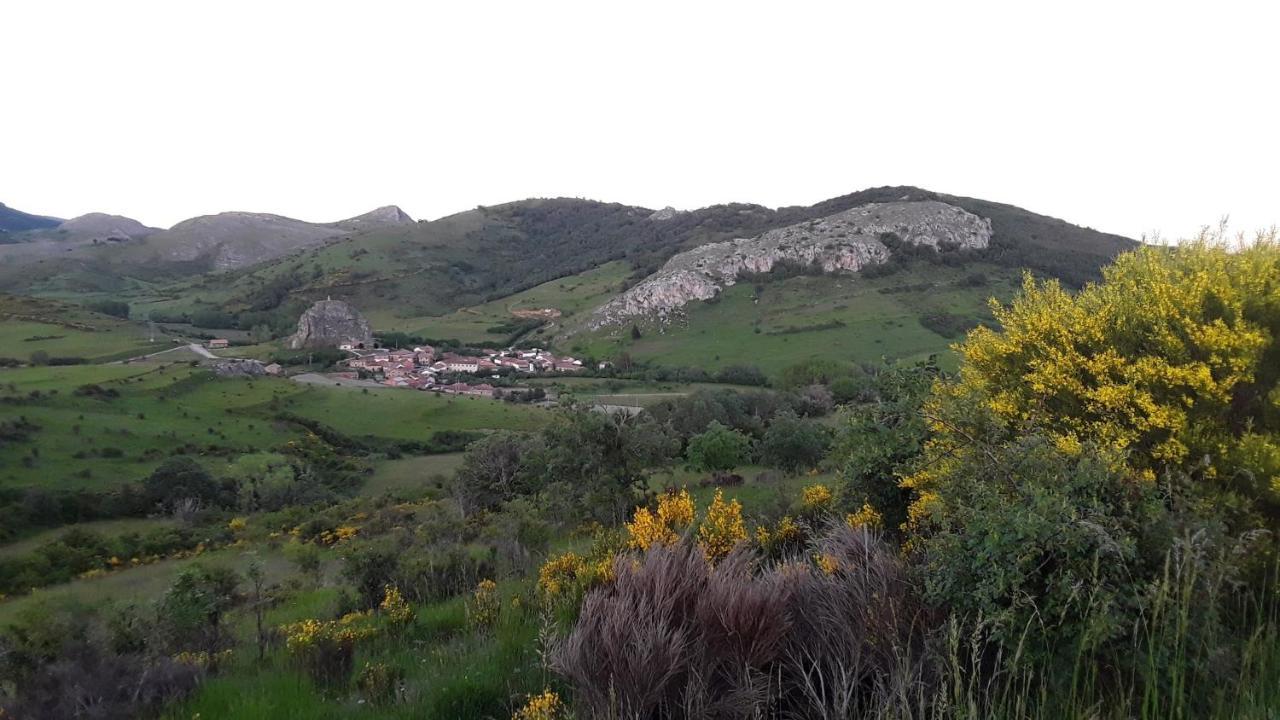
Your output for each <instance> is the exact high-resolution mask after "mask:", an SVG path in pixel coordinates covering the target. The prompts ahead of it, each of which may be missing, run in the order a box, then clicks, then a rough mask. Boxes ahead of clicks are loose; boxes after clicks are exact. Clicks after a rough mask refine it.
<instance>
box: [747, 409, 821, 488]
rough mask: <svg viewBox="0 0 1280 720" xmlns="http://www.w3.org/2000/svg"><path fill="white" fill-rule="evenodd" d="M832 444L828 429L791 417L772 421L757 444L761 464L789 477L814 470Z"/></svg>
mask: <svg viewBox="0 0 1280 720" xmlns="http://www.w3.org/2000/svg"><path fill="white" fill-rule="evenodd" d="M830 444H831V430H830V428H828V427H826V426H824V425H819V424H818V423H816V422H814V421H813V420H805V419H801V418H799V417H797V416H796V415H795V414H794V413H791V412H789V411H788V412H784V413H781V414H780V415H778V416H777V417H776V418H774V419H773V422H772V423H770V424H769V429H768V430H766V431H765V433H764V437H763V438H762V439H761V440H760V460H761V462H763V463H764V464H765V465H768V466H770V467H776V468H779V469H781V470H785V471H787V472H790V473H796V472H800V471H802V470H808V469H810V468H814V467H817V465H818V463H819V462H821V461H822V458H823V457H824V456H825V455H826V453H827V448H828V447H829V446H830Z"/></svg>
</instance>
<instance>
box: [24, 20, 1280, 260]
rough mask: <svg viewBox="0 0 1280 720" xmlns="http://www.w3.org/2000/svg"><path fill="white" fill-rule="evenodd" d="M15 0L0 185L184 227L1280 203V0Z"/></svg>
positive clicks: (1147, 224) (1140, 213) (1131, 211)
mask: <svg viewBox="0 0 1280 720" xmlns="http://www.w3.org/2000/svg"><path fill="white" fill-rule="evenodd" d="M1058 6H1059V7H1060V9H1056V10H1051V9H1048V4H1047V3H1035V2H1025V0H1023V1H1020V2H1010V3H968V2H954V1H949V2H938V3H930V2H920V1H915V2H886V1H885V0H876V2H871V3H854V2H838V3H837V2H832V3H804V2H796V1H795V0H788V1H787V2H771V3H759V4H756V3H750V2H743V1H741V0H739V1H738V2H727V3H712V2H693V1H692V0H685V1H684V2H677V3H664V2H644V3H635V4H631V5H624V4H623V3H617V2H600V1H599V0H594V1H592V2H583V3H560V2H537V3H535V2H527V0H526V1H524V2H513V3H505V2H496V1H494V0H488V1H486V2H447V3H445V2H440V3H428V2H404V3H393V2H359V3H354V2H334V3H329V2H317V1H316V0H308V1H306V2H296V3H295V2H278V1H268V0H255V1H253V2H237V1H229V0H219V1H218V2H200V3H195V2H173V1H172V0H164V1H162V2H126V1H117V2H101V0H91V1H87V2H62V1H59V0H41V1H40V2H8V1H7V0H6V2H4V3H3V5H0V28H3V35H4V39H3V41H0V68H3V83H2V84H0V98H3V103H2V104H0V131H2V136H3V138H4V150H3V151H0V202H5V203H7V204H8V205H10V206H11V207H16V208H19V209H22V210H26V211H29V212H37V213H44V214H52V215H59V216H63V217H70V216H73V215H77V214H80V213H84V212H89V211H95V210H97V211H105V212H112V213H119V214H125V215H129V216H132V217H136V218H137V219H139V220H142V221H143V222H146V223H148V224H151V225H158V226H168V225H171V224H173V223H175V222H177V221H179V220H182V219H184V218H187V217H190V216H194V215H200V214H207V213H213V212H218V211H222V210H252V211H262V212H275V213H280V214H284V215H289V216H293V217H298V218H302V219H306V220H335V219H338V218H342V217H346V216H350V215H354V214H357V213H360V212H364V211H366V210H369V209H371V208H373V207H375V206H378V205H385V204H391V203H394V204H398V205H400V206H401V207H403V208H404V209H405V210H406V211H407V212H409V213H410V214H411V215H413V216H414V217H419V218H435V217H439V216H441V215H446V214H449V213H453V212H457V211H460V210H465V209H468V208H471V207H474V206H475V205H477V204H494V203H499V202H504V201H508V200H515V199H520V198H525V197H530V196H578V197H588V198H594V199H601V200H610V201H617V202H623V203H630V204H637V205H644V206H648V207H661V206H664V205H674V206H676V207H677V208H693V207H699V206H703V205H709V204H713V203H718V202H728V201H743V202H758V203H762V204H765V205H770V206H777V205H791V204H809V203H813V202H816V201H818V200H822V199H825V198H828V197H831V196H835V195H840V194H843V193H847V192H851V191H853V190H858V189H861V188H865V187H869V186H875V185H886V184H911V185H918V186H921V187H925V188H929V189H933V190H938V191H942V192H948V193H954V194H960V195H969V196H976V197H982V198H987V199H991V200H997V201H1002V202H1008V203H1013V204H1016V205H1020V206H1023V207H1026V208H1028V209H1030V210H1034V211H1037V212H1042V213H1046V214H1050V215H1054V216H1058V217H1062V218H1065V219H1067V220H1070V221H1072V222H1076V223H1079V224H1082V225H1088V226H1091V227H1095V228H1098V229H1102V230H1108V231H1112V232H1118V233H1123V234H1127V235H1130V236H1135V237H1136V236H1138V235H1141V234H1143V233H1150V232H1151V231H1159V232H1160V233H1161V234H1162V235H1163V236H1164V237H1165V238H1166V239H1172V238H1176V237H1180V236H1186V235H1189V234H1192V233H1194V231H1195V230H1196V229H1197V228H1198V227H1199V226H1201V225H1205V224H1213V223H1216V222H1217V221H1218V219H1219V218H1220V217H1221V216H1223V215H1225V214H1230V216H1231V221H1232V226H1233V227H1235V228H1237V229H1242V230H1251V229H1254V228H1256V227H1260V226H1264V225H1271V224H1274V223H1278V222H1280V176H1278V175H1277V170H1278V168H1280V113H1278V112H1277V110H1280V55H1277V52H1276V46H1277V28H1280V9H1277V3H1271V2H1250V3H1232V2H1221V1H1215V2H1212V3H1209V2H1195V3H1180V2H1171V1H1169V0H1165V1H1164V2H1152V3H1146V2H1114V1H1112V2H1105V3H1091V2H1071V3H1060V4H1058Z"/></svg>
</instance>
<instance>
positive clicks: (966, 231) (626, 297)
mask: <svg viewBox="0 0 1280 720" xmlns="http://www.w3.org/2000/svg"><path fill="white" fill-rule="evenodd" d="M990 241H991V221H989V220H986V219H984V218H980V217H978V216H977V215H974V214H972V213H969V212H966V211H964V210H962V209H960V208H958V207H955V206H954V205H948V204H946V203H942V202H936V201H923V202H893V203H873V204H869V205H862V206H859V207H856V208H852V209H850V210H845V211H844V212H840V213H836V214H834V215H829V216H827V217H824V218H820V219H817V220H810V221H807V222H803V223H797V224H795V225H789V226H787V227H784V228H778V229H777V230H770V231H769V232H766V233H764V234H762V235H760V236H758V237H754V238H750V239H738V240H730V241H728V242H720V243H710V244H707V245H702V246H700V247H697V248H694V249H693V250H689V251H687V252H683V253H680V254H679V255H676V256H675V257H673V258H671V259H670V260H668V261H667V263H666V265H664V266H663V267H662V269H661V270H659V271H658V272H656V273H654V274H653V275H651V276H649V277H648V278H647V279H645V280H644V281H643V282H641V283H639V284H638V285H636V286H635V287H633V288H631V289H630V290H627V291H626V292H625V293H623V294H621V295H619V296H618V297H616V298H614V299H613V300H610V301H609V302H608V303H606V304H605V305H603V306H602V307H600V308H599V309H597V310H596V311H595V313H593V314H592V316H591V319H590V320H589V321H588V328H589V329H597V328H600V327H604V326H608V325H617V324H621V323H625V322H632V321H634V320H636V319H656V320H659V321H663V320H667V319H669V318H670V317H671V316H672V315H673V314H674V313H676V312H678V311H679V310H680V309H681V308H682V307H684V305H686V304H687V303H690V302H693V301H695V300H707V299H710V298H712V297H715V296H716V295H717V294H718V293H719V292H720V291H721V290H723V289H724V288H726V287H728V286H730V285H733V284H734V283H736V282H737V281H738V279H739V277H740V276H741V275H742V274H744V273H765V272H769V271H770V270H772V269H773V268H774V266H775V265H777V264H778V263H784V262H786V263H795V264H800V265H804V266H806V267H813V268H815V269H818V268H820V269H821V270H822V271H823V272H828V273H842V272H856V271H858V270H861V269H862V268H864V267H867V266H869V265H874V264H879V263H883V262H885V261H886V260H888V259H889V257H890V255H891V253H892V250H891V249H890V247H889V246H890V245H893V244H895V243H897V242H901V243H908V244H912V245H928V246H931V247H934V248H937V249H952V248H954V249H980V248H985V247H987V245H988V244H989V243H990Z"/></svg>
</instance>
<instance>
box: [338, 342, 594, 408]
mask: <svg viewBox="0 0 1280 720" xmlns="http://www.w3.org/2000/svg"><path fill="white" fill-rule="evenodd" d="M342 349H343V350H348V351H350V352H351V353H353V355H354V357H351V358H349V359H347V360H345V361H343V364H345V365H346V366H347V367H349V368H351V369H352V370H355V371H357V372H362V373H365V374H368V375H371V376H373V377H374V378H376V379H378V380H380V381H381V382H382V384H383V385H387V386H389V387H403V388H412V389H415V390H431V391H434V392H443V393H453V394H457V395H482V396H485V397H493V395H494V387H493V386H492V385H490V384H488V383H480V384H475V385H473V384H470V383H465V382H455V383H445V382H442V381H441V378H442V376H444V375H457V374H466V375H475V376H477V377H484V376H491V377H496V376H497V374H498V373H499V371H501V370H504V369H507V370H514V371H515V372H518V373H527V374H531V375H532V374H536V373H567V372H579V371H581V370H582V361H581V360H575V359H573V358H571V357H556V356H555V355H552V354H551V353H549V352H547V351H546V350H542V349H540V348H531V349H528V350H503V351H494V352H490V353H487V354H486V355H484V356H483V357H475V356H469V355H459V354H456V353H451V352H445V353H439V354H437V353H436V350H435V348H433V347H430V346H422V347H415V348H413V349H412V350H373V351H369V352H363V351H361V350H358V349H356V348H354V347H343V348H342Z"/></svg>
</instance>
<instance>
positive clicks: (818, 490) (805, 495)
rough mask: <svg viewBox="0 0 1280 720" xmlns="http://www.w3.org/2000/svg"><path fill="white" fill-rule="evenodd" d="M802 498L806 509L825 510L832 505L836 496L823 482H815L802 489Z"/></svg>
mask: <svg viewBox="0 0 1280 720" xmlns="http://www.w3.org/2000/svg"><path fill="white" fill-rule="evenodd" d="M800 499H801V502H802V503H803V504H804V508H805V510H825V509H826V508H828V507H830V505H831V501H832V500H834V499H835V496H834V495H832V494H831V488H829V487H827V486H826V485H823V484H822V483H814V484H813V485H809V486H808V487H806V488H805V489H804V490H801V491H800Z"/></svg>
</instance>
